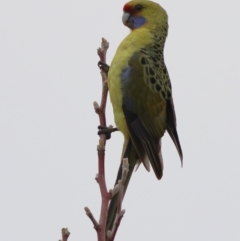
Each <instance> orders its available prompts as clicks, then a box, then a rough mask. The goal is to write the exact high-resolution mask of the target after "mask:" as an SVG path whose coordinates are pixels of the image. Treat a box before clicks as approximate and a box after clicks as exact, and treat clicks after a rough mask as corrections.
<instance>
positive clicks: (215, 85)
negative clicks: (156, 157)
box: [0, 0, 240, 241]
mask: <svg viewBox="0 0 240 241" xmlns="http://www.w3.org/2000/svg"><path fill="white" fill-rule="evenodd" d="M159 3H160V4H161V5H162V6H163V7H164V8H165V9H166V11H167V12H168V15H169V26H170V28H169V34H168V38H167V42H166V47H165V60H166V65H167V67H168V70H169V74H170V77H171V82H172V86H173V98H174V102H175V108H176V114H177V124H178V126H177V129H178V133H179V137H180V141H181V144H182V149H183V153H184V165H183V168H181V165H180V160H179V157H178V154H177V151H176V149H175V147H174V144H173V143H172V141H171V140H170V138H169V136H168V134H166V135H165V136H164V137H163V140H162V142H163V147H162V149H163V158H164V168H165V169H164V176H163V179H162V180H161V181H158V180H157V179H156V178H155V175H154V173H153V171H151V172H150V173H148V172H147V171H146V170H145V169H144V167H143V166H141V167H140V168H139V170H138V171H137V172H135V173H134V175H133V177H132V180H131V183H130V185H129V189H128V191H127V194H126V197H125V200H124V203H123V207H124V208H125V209H126V210H127V211H126V214H125V216H124V218H123V219H122V223H121V226H120V228H119V231H118V234H117V237H116V241H120V240H148V241H155V240H161V241H180V240H182V241H193V240H194V241H207V240H212V241H215V240H216V241H239V240H240V232H239V227H240V226H239V225H240V155H239V152H240V124H239V123H240V105H239V103H240V94H239V90H240V84H239V83H240V47H239V43H240V31H239V23H240V17H239V16H240V14H239V5H238V4H239V3H238V1H236V0H230V1H214V0H208V1H207V0H203V1H190V0H183V1H171V0H170V1H169V0H168V1H167V0H161V1H159ZM124 4H125V1H124V0H115V1H110V0H102V1H99V0H93V1H83V0H81V1H80V0H78V1H76V0H68V1H64V0H55V1H54V0H41V1H39V0H35V1H30V0H22V1H17V0H1V2H0V142H1V143H0V149H1V150H0V163H1V168H0V193H1V194H0V195H1V197H0V230H1V231H0V233H1V240H4V241H32V240H34V241H43V240H49V241H50V240H58V239H60V237H61V233H60V232H61V228H62V227H68V228H69V230H70V232H71V236H70V239H69V240H70V241H79V240H97V238H96V233H95V230H94V229H93V227H92V223H91V222H90V221H89V219H88V218H87V216H86V215H85V212H84V207H85V206H88V207H89V208H90V209H91V210H92V212H93V213H94V215H95V217H96V218H98V217H99V210H100V193H99V187H98V185H97V183H96V182H95V180H94V177H95V175H96V173H97V153H96V146H97V144H98V136H97V135H96V133H97V125H98V117H97V115H96V114H95V113H94V111H93V107H92V103H93V101H95V100H96V101H99V100H100V95H101V78H100V74H99V69H98V67H97V62H98V56H97V54H96V50H97V48H98V47H99V46H100V42H101V38H102V37H105V38H107V39H108V41H109V42H110V49H109V51H108V57H107V62H108V63H110V62H111V59H112V57H113V55H114V53H115V51H116V48H117V46H118V45H119V43H120V42H121V40H122V39H123V38H124V37H125V36H126V35H127V34H128V33H129V30H128V29H127V28H126V27H124V26H123V25H122V22H121V16H122V7H123V5H124ZM107 121H108V124H114V121H113V114H112V108H111V105H110V103H108V108H107ZM122 143H123V137H122V135H121V133H114V135H113V137H112V139H111V140H110V141H109V142H108V143H107V151H106V159H107V160H106V164H107V167H106V175H107V184H108V188H112V186H113V183H114V181H115V177H116V172H117V169H118V166H119V161H120V153H121V149H122Z"/></svg>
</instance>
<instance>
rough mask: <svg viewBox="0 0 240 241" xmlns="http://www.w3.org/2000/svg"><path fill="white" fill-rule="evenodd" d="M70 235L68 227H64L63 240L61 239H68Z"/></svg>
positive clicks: (65, 240) (64, 240)
mask: <svg viewBox="0 0 240 241" xmlns="http://www.w3.org/2000/svg"><path fill="white" fill-rule="evenodd" d="M69 236H70V232H69V231H68V228H62V240H59V241H67V240H68V237H69Z"/></svg>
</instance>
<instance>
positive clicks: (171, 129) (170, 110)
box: [167, 98, 183, 164]
mask: <svg viewBox="0 0 240 241" xmlns="http://www.w3.org/2000/svg"><path fill="white" fill-rule="evenodd" d="M167 131H168V134H169V135H170V137H171V138H172V140H173V142H174V144H175V146H176V148H177V151H178V154H179V156H180V159H181V163H182V164H183V153H182V148H181V145H180V141H179V138H178V133H177V123H176V114H175V110H174V104H173V99H172V98H171V99H169V100H168V101H167Z"/></svg>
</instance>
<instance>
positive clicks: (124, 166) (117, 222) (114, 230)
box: [107, 158, 129, 241]
mask: <svg viewBox="0 0 240 241" xmlns="http://www.w3.org/2000/svg"><path fill="white" fill-rule="evenodd" d="M128 171H129V163H128V159H127V158H123V164H122V177H121V179H120V180H119V181H118V184H117V185H116V186H115V187H114V189H115V188H117V191H118V201H117V202H118V203H117V213H116V218H115V220H114V223H113V227H112V230H111V231H110V230H109V231H108V232H107V239H108V241H113V240H114V238H115V236H116V233H117V230H118V227H119V225H120V223H121V220H122V218H123V215H124V213H125V210H124V209H123V210H122V201H123V194H124V185H125V181H126V178H127V174H128ZM114 189H113V190H114ZM115 193H116V192H115Z"/></svg>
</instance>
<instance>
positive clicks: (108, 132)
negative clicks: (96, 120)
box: [98, 126, 118, 140]
mask: <svg viewBox="0 0 240 241" xmlns="http://www.w3.org/2000/svg"><path fill="white" fill-rule="evenodd" d="M98 130H99V131H98V135H102V134H104V135H106V139H107V140H109V139H110V138H111V133H112V132H115V131H118V128H113V127H112V126H110V127H106V126H98Z"/></svg>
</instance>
